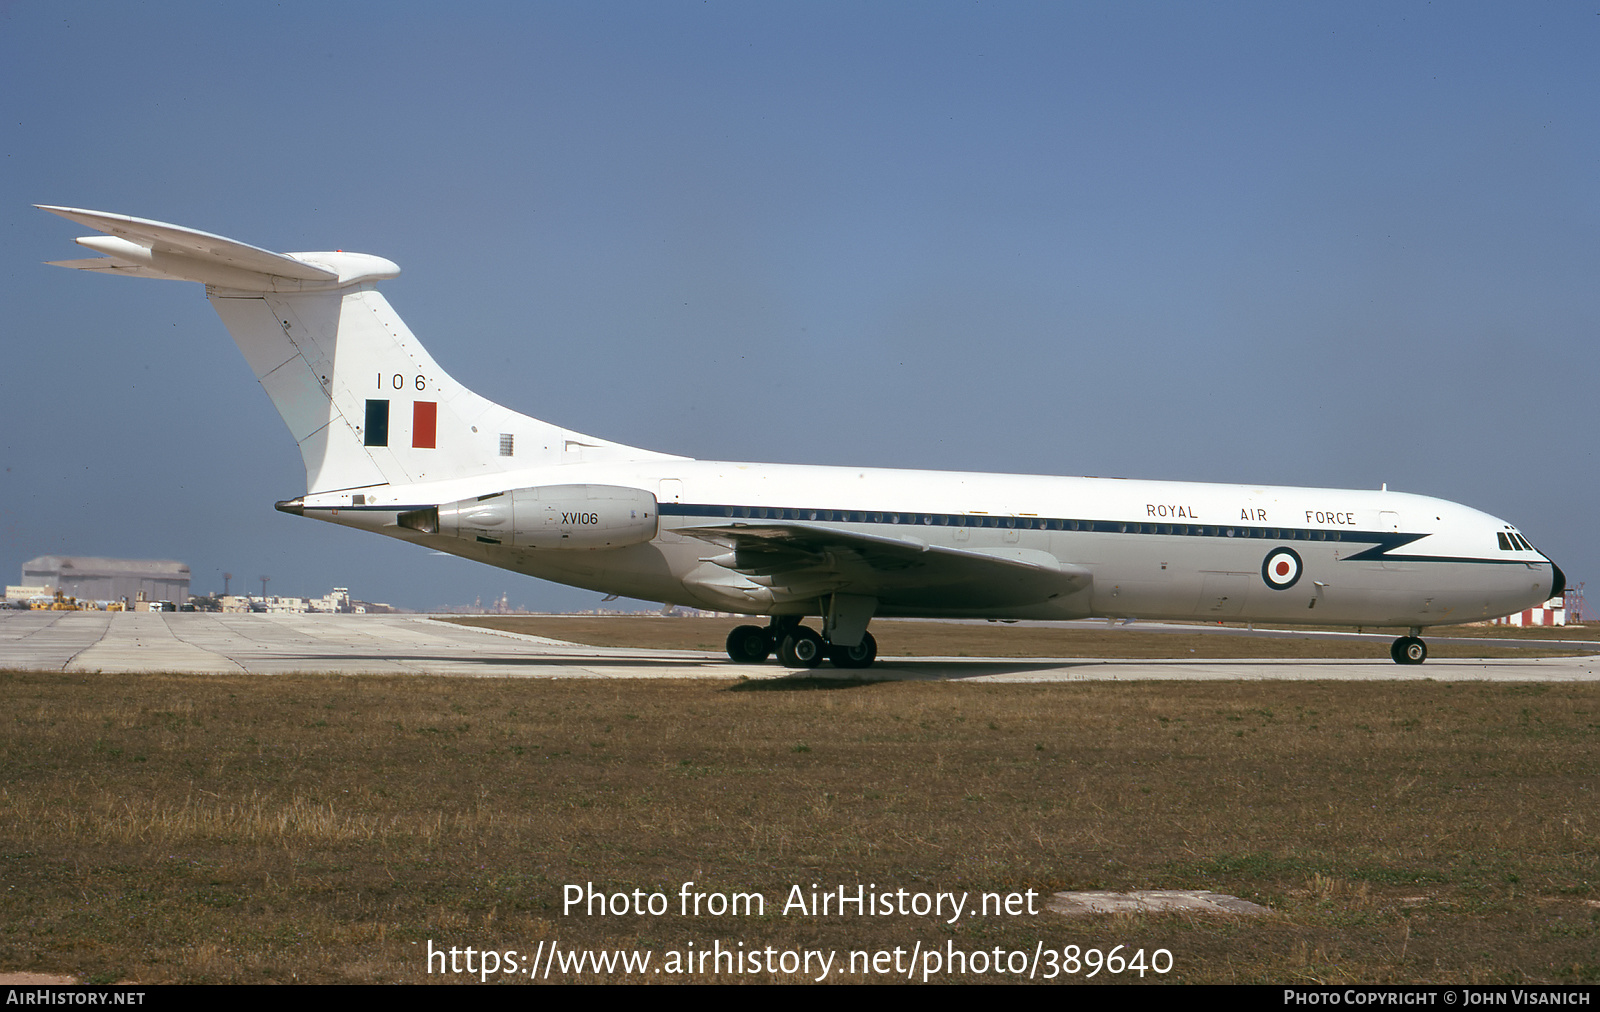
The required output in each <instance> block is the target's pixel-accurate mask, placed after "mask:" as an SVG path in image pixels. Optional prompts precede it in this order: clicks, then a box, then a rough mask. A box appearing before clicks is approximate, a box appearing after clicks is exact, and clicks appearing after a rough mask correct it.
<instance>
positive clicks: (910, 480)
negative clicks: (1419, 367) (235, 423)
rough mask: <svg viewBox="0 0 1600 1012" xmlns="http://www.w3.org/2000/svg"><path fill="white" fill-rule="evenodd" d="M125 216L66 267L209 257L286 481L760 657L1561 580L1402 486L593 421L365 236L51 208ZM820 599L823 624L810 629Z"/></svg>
mask: <svg viewBox="0 0 1600 1012" xmlns="http://www.w3.org/2000/svg"><path fill="white" fill-rule="evenodd" d="M39 206H40V207H41V208H42V209H43V210H46V211H49V212H51V213H53V214H58V215H60V216H61V217H63V218H67V219H69V220H71V221H74V222H77V223H78V224H80V225H84V226H87V227H89V228H92V229H96V230H97V231H99V232H101V233H105V234H103V235H94V236H89V237H87V238H81V239H78V240H77V242H78V244H79V245H81V246H85V247H88V248H89V249H91V250H93V251H95V252H97V253H100V254H102V256H99V257H94V258H89V259H84V260H66V261H60V262H58V265H59V266H62V267H74V268H78V269H81V270H89V271H99V272H101V273H104V274H125V275H131V276H134V277H144V278H169V279H174V280H181V281H198V282H200V283H201V284H203V285H205V286H206V297H207V298H208V299H210V300H211V305H212V306H213V307H214V308H215V309H216V311H217V314H218V315H219V316H221V317H222V322H223V324H224V325H226V327H227V328H228V330H229V332H230V333H232V335H233V339H234V341H235V342H237V343H238V345H239V350H240V351H242V352H243V353H244V357H245V359H246V360H248V361H249V363H250V367H251V368H252V369H253V370H254V371H255V374H256V378H257V379H259V380H260V381H261V386H262V387H263V388H264V389H265V390H266V392H267V396H268V397H270V398H271V399H272V403H273V404H274V405H276V407H277V409H278V413H279V414H281V415H282V416H283V421H284V423H285V424H286V425H288V427H289V432H290V433H291V434H292V435H293V436H294V439H295V442H297V443H298V444H299V446H300V453H301V455H302V457H304V459H305V468H306V492H305V494H304V495H301V496H297V497H295V498H293V499H288V500H285V501H283V502H280V503H278V504H277V508H278V509H280V510H282V511H284V512H285V513H293V514H296V515H298V516H305V517H313V518H315V519H317V520H323V521H327V522H328V523H334V524H340V525H343V526H345V527H356V528H360V529H362V530H368V531H373V532H375V533H378V534H384V535H387V536H389V537H393V538H399V539H401V540H403V541H410V542H413V543H415V544H419V545H424V546H426V547H428V548H431V549H436V550H439V551H443V552H448V553H450V554H452V555H459V556H463V557H465V558H468V559H476V560H477V561H479V562H484V563H488V564H489V565H491V566H499V567H501V568H503V569H509V570H512V571H514V572H518V573H525V574H527V575H529V576H536V577H539V578H541V579H545V580H553V581H556V582H558V583H565V584H570V585H572V586H575V587H585V588H588V589H590V590H595V591H601V592H604V593H607V594H614V595H622V596H626V597H633V598H641V599H644V600H653V601H663V602H669V603H674V604H680V605H689V606H694V607H701V608H712V609H718V610H723V611H731V612H736V613H739V614H748V615H764V616H769V622H768V624H767V625H766V626H760V625H745V626H740V627H739V628H737V629H735V630H734V631H733V633H732V634H731V635H730V636H729V637H728V644H727V646H728V655H729V656H730V657H731V658H732V659H733V660H735V661H741V662H746V663H757V662H761V661H764V660H766V658H767V657H768V656H769V655H770V654H771V653H772V652H773V651H774V650H776V652H777V654H778V657H779V659H780V661H781V662H782V663H783V664H784V665H787V666H789V667H792V668H808V667H813V666H815V665H817V664H819V663H821V662H822V661H823V660H824V659H827V660H831V661H832V662H833V664H835V665H836V666H838V667H842V668H862V667H866V666H868V665H870V664H871V663H872V662H873V660H874V658H875V657H876V656H877V646H876V644H875V642H874V640H873V637H872V634H871V633H870V632H868V631H867V625H868V623H869V622H870V621H871V620H872V619H873V618H874V617H876V616H880V615H882V616H896V617H929V618H993V619H1077V618H1086V617H1091V616H1101V617H1109V618H1145V619H1191V620H1193V619H1200V620H1211V621H1216V620H1223V619H1228V620H1233V621H1255V622H1272V621H1276V622H1311V623H1317V624H1320V625H1349V626H1357V625H1363V626H1396V627H1404V628H1408V629H1409V635H1406V636H1402V637H1400V638H1399V639H1396V640H1395V641H1394V645H1393V647H1392V648H1391V650H1390V653H1391V655H1392V656H1393V658H1394V660H1395V661H1396V662H1398V663H1401V664H1420V663H1421V662H1422V661H1423V660H1425V659H1426V658H1427V655H1428V651H1427V646H1426V645H1425V644H1424V643H1423V641H1422V640H1421V639H1420V633H1421V631H1422V629H1423V627H1425V626H1430V625H1436V624H1441V623H1455V622H1467V621H1472V620H1476V619H1488V618H1495V617H1498V616H1501V615H1506V614H1509V613H1511V612H1514V611H1520V610H1522V609H1524V608H1528V607H1532V606H1534V605H1536V604H1538V603H1539V602H1542V601H1545V600H1546V599H1548V598H1551V597H1555V596H1558V595H1560V594H1561V593H1562V590H1563V588H1564V586H1565V577H1564V576H1563V575H1562V573H1561V570H1560V569H1559V568H1558V567H1557V566H1556V565H1555V564H1554V563H1553V562H1551V560H1549V559H1548V558H1546V557H1545V556H1544V555H1542V554H1540V553H1539V552H1538V551H1537V550H1536V549H1535V548H1534V547H1533V545H1531V544H1530V543H1529V542H1528V541H1527V539H1526V538H1524V537H1523V536H1522V534H1521V533H1520V532H1519V531H1518V530H1517V528H1516V527H1514V526H1512V525H1511V524H1508V523H1506V522H1504V521H1502V520H1498V519H1496V518H1495V517H1492V516H1489V515H1488V514H1485V513H1480V512H1478V511H1477V510H1474V509H1470V508H1468V507H1466V506H1461V505H1457V504H1456V503H1453V502H1446V501H1444V500H1441V499H1431V498H1427V497H1425V496H1420V495H1409V494H1405V493H1401V492H1390V491H1387V490H1383V491H1360V490H1353V489H1317V488H1274V487H1270V486H1255V485H1212V484H1196V483H1192V482H1169V481H1134V480H1124V479H1115V478H1055V477H1043V476H1034V475H1008V474H972V473H961V472H945V471H907V470H884V469H879V468H858V467H814V466H801V465H786V464H739V463H723V462H718V461H704V460H693V459H691V458H688V457H679V456H674V455H672V454H666V453H657V452H654V451H651V450H642V449H638V448H636V447H632V446H623V445H621V444H618V443H612V442H608V441H607V440H604V439H597V438H595V437H593V436H586V435H583V434H582V433H578V432H572V431H570V430H568V429H563V428H561V427H559V426H557V425H553V424H550V423H549V422H542V421H539V420H538V419H535V418H530V417H528V416H527V415H523V414H518V413H517V412H515V411H512V410H510V409H508V408H504V407H501V406H500V405H498V404H495V403H493V402H491V401H489V400H486V399H485V398H483V397H480V396H479V395H477V394H475V393H473V392H472V391H471V390H468V389H467V388H466V387H464V386H462V385H461V384H460V383H458V382H456V381H455V380H454V379H452V378H451V377H450V375H449V374H448V373H446V372H445V371H444V370H443V369H441V368H440V367H439V365H438V364H437V363H436V362H435V361H434V360H433V358H432V356H430V355H429V354H428V353H427V351H425V350H424V349H423V347H422V345H421V343H419V342H418V341H417V339H416V338H415V337H414V336H413V335H412V333H411V331H410V330H408V329H407V328H406V325H405V324H404V323H402V322H401V320H400V317H399V316H398V315H396V313H395V312H394V310H393V309H391V308H390V307H389V303H388V302H387V301H386V300H385V299H384V297H383V296H382V295H381V294H379V293H378V290H377V283H378V282H380V281H384V280H387V279H390V278H393V277H396V276H397V275H399V273H400V268H399V267H398V266H396V265H395V264H394V263H392V262H390V261H388V260H385V259H383V258H381V257H376V256H370V255H367V254H362V253H345V252H324V253H273V252H270V251H268V250H264V249H259V248H257V247H255V246H248V245H246V244H244V243H241V242H236V241H234V240H232V239H224V238H222V237H221V236H216V235H211V234H209V233H206V232H199V231H196V230H194V229H189V228H182V227H180V226H177V225H169V224H164V223H162V222H157V221H147V220H145V219H142V218H131V217H127V216H125V215H118V214H105V213H102V212H99V211H86V210H80V209H77V208H70V207H50V206H45V205H39ZM808 616H816V617H819V618H820V620H821V621H820V626H821V628H820V630H818V629H814V628H811V627H809V626H806V625H803V624H801V623H802V620H803V619H804V618H806V617H808Z"/></svg>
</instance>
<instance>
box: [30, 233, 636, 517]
mask: <svg viewBox="0 0 1600 1012" xmlns="http://www.w3.org/2000/svg"><path fill="white" fill-rule="evenodd" d="M40 206H41V207H43V209H44V210H47V211H50V212H51V213H53V214H59V215H61V216H62V217H64V218H69V219H71V220H73V221H76V222H78V223H80V224H84V225H88V226H90V227H91V228H96V229H99V230H100V231H102V232H106V233H108V235H106V236H90V237H88V238H84V239H79V240H78V242H79V244H80V245H83V246H86V247H88V248H90V249H93V250H95V251H97V252H100V253H104V254H106V255H105V256H104V257H98V258H91V259H86V260H70V261H58V262H57V263H58V264H59V266H62V267H73V268H77V269H80V270H91V271H98V272H103V273H113V274H129V275H132V276H135V277H152V278H168V279H173V280H182V281H198V282H201V283H203V284H204V285H205V286H206V295H207V297H208V298H209V299H210V300H211V305H212V306H213V307H214V308H215V309H216V311H217V315H219V316H220V317H222V322H223V324H224V325H225V326H226V327H227V328H228V332H229V333H230V334H232V335H233V339H234V341H235V342H236V343H237V344H238V345H239V350H240V351H241V352H243V353H244V357H245V359H246V360H247V361H248V362H249V363H250V368H251V370H252V371H253V372H254V373H255V376H256V379H258V380H260V381H261V386H262V389H264V390H265V391H266V392H267V396H268V397H270V398H271V399H272V403H273V405H274V406H275V407H277V409H278V413H279V414H280V415H281V416H282V417H283V421H284V424H285V425H287V426H288V427H289V432H290V434H291V435H293V436H294V439H295V442H296V443H298V444H299V446H300V454H301V456H302V457H303V458H304V460H305V466H306V491H307V492H313V493H314V492H330V491H336V490H339V489H349V488H364V487H369V486H373V485H381V484H395V485H399V484H410V483H413V482H420V481H435V480H439V479H445V478H464V477H470V476H474V475H481V474H490V473H495V472H500V471H509V470H515V469H522V468H528V467H536V466H545V465H551V464H561V463H576V462H582V461H597V460H642V459H662V458H667V457H668V455H667V454H660V453H654V452H652V451H649V450H641V449H637V448H635V447H630V446H623V445H620V444H617V443H611V442H608V441H606V440H603V439H596V438H594V437H591V436H585V435H582V434H580V433H576V432H572V431H570V430H567V429H563V428H561V427H559V426H556V425H551V424H550V423H548V422H541V421H539V420H538V419H535V418H530V417H528V416H527V415H523V414H519V413H518V412H515V411H512V410H510V409H508V408H504V407H501V406H500V405H498V404H495V403H494V402H492V401H489V400H486V399H485V398H483V397H480V396H479V395H477V394H475V393H473V392H472V391H471V390H468V389H467V388H466V387H463V386H461V385H460V384H459V383H457V382H456V381H455V380H454V379H452V378H451V377H450V375H449V374H448V373H446V372H445V371H444V370H443V369H441V368H439V365H438V363H437V362H435V361H434V360H433V357H432V356H430V355H429V354H428V352H427V351H426V349H424V348H423V347H422V345H421V343H420V342H418V341H417V339H416V337H415V336H414V335H413V334H412V333H411V331H410V330H409V329H408V328H407V327H406V325H405V323H404V322H403V321H402V320H401V319H400V317H399V315H398V314H396V313H395V311H394V310H393V309H392V308H391V307H390V305H389V303H388V301H387V300H386V299H384V297H383V296H382V295H381V294H379V293H378V291H377V290H376V287H375V285H376V283H377V282H378V281H379V280H383V279H386V278H392V277H395V276H397V275H398V274H399V273H400V268H399V267H397V266H395V265H394V264H393V263H391V262H390V261H388V260H384V259H383V258H381V257H374V256H369V255H367V254H361V253H343V252H336V253H335V252H328V253H273V252H271V251H269V250H263V249H259V248H257V247H254V246H248V245H246V244H244V243H240V242H236V241H235V240H231V239H225V238H223V237H221V236H214V235H211V234H210V233H206V232H199V231H196V230H194V229H187V228H183V227H181V226H177V225H168V224H165V223H163V222H155V221H148V220H145V219H142V218H129V217H126V216H123V215H111V214H104V213H102V212H98V211H84V210H80V209H77V208H64V207H46V206H44V205H40Z"/></svg>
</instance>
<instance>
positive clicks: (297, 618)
mask: <svg viewBox="0 0 1600 1012" xmlns="http://www.w3.org/2000/svg"><path fill="white" fill-rule="evenodd" d="M1140 628H1141V630H1144V629H1149V628H1153V627H1151V626H1146V625H1143V624H1141V626H1140ZM1190 631H1192V627H1191V629H1190ZM1257 634H1266V631H1258V633H1257ZM1440 642H1444V641H1442V640H1441V641H1440ZM1497 645H1500V646H1504V645H1507V644H1505V643H1504V641H1499V642H1498V643H1497ZM1542 645H1549V644H1542ZM1307 649H1308V652H1311V651H1314V650H1315V645H1314V643H1308V646H1307ZM0 669H9V670H26V671H67V672H82V673H85V674H134V673H143V672H158V671H170V672H181V673H189V674H260V675H273V674H288V673H291V672H319V673H321V672H326V673H331V674H389V675H396V674H413V675H422V674H427V675H451V676H458V677H493V678H505V677H511V678H728V679H733V678H741V677H746V678H763V677H767V678H781V677H785V676H787V675H792V674H799V675H802V676H811V677H815V676H838V677H846V678H859V677H861V676H862V675H865V676H866V677H869V678H873V679H904V680H923V681H939V680H947V679H975V680H983V681H996V682H1046V681H1112V680H1137V679H1169V680H1227V679H1253V680H1263V679H1303V680H1312V679H1340V680H1352V681H1362V680H1367V681H1372V680H1391V679H1397V678H1400V679H1415V678H1431V679H1434V680H1436V681H1509V682H1568V681H1592V680H1596V679H1600V656H1596V655H1589V656H1583V657H1537V658H1535V657H1530V658H1520V657H1509V658H1494V659H1460V658H1448V659H1446V658H1435V659H1432V660H1429V661H1428V662H1427V663H1426V664H1423V665H1421V666H1417V667H1404V666H1401V665H1397V664H1392V663H1389V662H1380V661H1372V660H1321V659H1316V658H1314V657H1313V658H1308V659H1304V660H1283V659H1241V660H1183V659H1173V660H1117V659H1110V660H1107V659H1103V658H1072V657H1057V658H1027V659H1018V658H983V657H917V658H908V657H895V658H888V659H884V660H880V661H879V662H878V663H877V664H875V665H873V667H872V668H870V669H869V670H868V671H866V672H846V671H839V670H837V669H835V668H833V667H831V666H828V665H824V666H823V667H821V668H817V669H815V670H812V671H804V672H790V671H787V670H786V669H784V668H781V667H779V666H778V665H777V663H776V662H775V661H768V662H767V663H766V664H762V665H736V664H732V663H730V662H729V661H728V660H727V659H726V658H725V657H724V656H723V655H721V654H713V653H704V652H699V651H685V650H644V649H638V648H632V647H590V646H581V645H579V644H575V643H564V642H562V641H559V640H551V639H545V638H543V637H538V636H525V635H519V634H516V633H504V632H497V631H494V630H487V629H473V628H468V627H466V626H460V625H455V624H453V623H449V622H442V621H438V620H435V619H432V618H428V617H426V616H421V615H221V614H208V613H191V612H148V613H140V612H93V611H77V612H46V611H0Z"/></svg>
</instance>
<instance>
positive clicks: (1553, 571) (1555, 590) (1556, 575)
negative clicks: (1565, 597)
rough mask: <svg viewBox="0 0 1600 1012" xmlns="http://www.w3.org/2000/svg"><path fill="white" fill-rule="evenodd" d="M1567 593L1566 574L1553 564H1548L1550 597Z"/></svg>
mask: <svg viewBox="0 0 1600 1012" xmlns="http://www.w3.org/2000/svg"><path fill="white" fill-rule="evenodd" d="M1566 592H1567V574H1566V573H1563V572H1562V571H1561V567H1560V566H1558V565H1556V564H1555V563H1554V562H1552V563H1550V596H1551V597H1560V596H1561V595H1562V594H1565V593H1566Z"/></svg>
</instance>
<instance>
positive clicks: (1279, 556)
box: [1261, 548, 1303, 590]
mask: <svg viewBox="0 0 1600 1012" xmlns="http://www.w3.org/2000/svg"><path fill="white" fill-rule="evenodd" d="M1302 568H1303V567H1302V566H1301V565H1300V556H1299V555H1298V554H1297V553H1296V552H1295V550H1294V549H1293V548H1274V549H1273V550H1272V551H1270V552H1268V553H1267V557H1266V560H1265V561H1263V562H1262V563H1261V578H1262V579H1263V580H1265V581H1267V586H1269V587H1271V588H1272V589H1273V590H1288V589H1289V588H1290V587H1293V586H1294V585H1295V584H1296V583H1297V582H1298V581H1299V579H1300V570H1301V569H1302Z"/></svg>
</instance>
